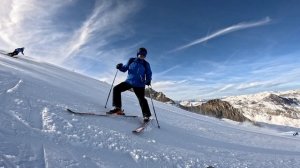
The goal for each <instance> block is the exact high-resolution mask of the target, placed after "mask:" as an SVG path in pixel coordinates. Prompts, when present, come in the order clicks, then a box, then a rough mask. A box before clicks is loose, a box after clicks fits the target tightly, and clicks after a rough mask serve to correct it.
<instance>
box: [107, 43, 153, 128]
mask: <svg viewBox="0 0 300 168" xmlns="http://www.w3.org/2000/svg"><path fill="white" fill-rule="evenodd" d="M146 55H147V50H146V49H145V48H140V49H139V50H138V52H137V57H136V58H130V59H129V61H128V62H127V64H126V65H123V64H122V63H119V64H117V66H116V68H117V69H118V70H120V71H122V72H126V71H128V76H127V79H126V80H125V81H124V82H121V83H120V84H118V85H116V86H115V87H114V89H113V100H112V101H113V102H112V104H113V106H114V108H113V109H112V110H110V111H109V112H107V114H116V115H125V114H124V112H123V110H122V101H121V92H124V91H126V90H129V89H131V88H132V89H133V91H134V93H135V95H136V96H137V98H138V100H139V103H140V106H141V109H142V112H143V117H144V121H145V122H147V121H149V118H150V116H151V112H150V109H149V105H148V102H147V100H146V98H145V85H148V86H149V85H151V79H152V71H151V68H150V64H149V63H148V62H147V61H146V60H145V57H146Z"/></svg>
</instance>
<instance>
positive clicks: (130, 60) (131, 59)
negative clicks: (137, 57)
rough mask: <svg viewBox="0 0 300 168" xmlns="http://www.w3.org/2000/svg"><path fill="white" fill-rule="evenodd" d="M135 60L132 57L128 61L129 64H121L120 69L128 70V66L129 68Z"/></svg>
mask: <svg viewBox="0 0 300 168" xmlns="http://www.w3.org/2000/svg"><path fill="white" fill-rule="evenodd" d="M133 60H134V58H130V59H129V60H128V62H127V64H126V65H122V66H120V68H118V69H119V70H120V71H122V72H126V71H127V70H128V68H129V65H130V64H131V63H132V61H133Z"/></svg>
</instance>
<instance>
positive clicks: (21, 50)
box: [8, 47, 25, 57]
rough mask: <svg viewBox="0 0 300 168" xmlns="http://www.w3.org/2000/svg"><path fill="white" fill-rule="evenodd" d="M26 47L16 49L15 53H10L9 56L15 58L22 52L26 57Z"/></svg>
mask: <svg viewBox="0 0 300 168" xmlns="http://www.w3.org/2000/svg"><path fill="white" fill-rule="evenodd" d="M24 49H25V48H24V47H23V48H16V49H15V50H14V52H11V53H8V55H9V56H11V57H13V56H15V55H18V54H19V53H20V52H21V53H22V54H23V55H24Z"/></svg>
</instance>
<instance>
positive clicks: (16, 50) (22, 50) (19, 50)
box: [14, 48, 24, 55]
mask: <svg viewBox="0 0 300 168" xmlns="http://www.w3.org/2000/svg"><path fill="white" fill-rule="evenodd" d="M14 52H17V53H18V54H19V52H21V53H22V54H23V55H24V48H16V49H15V51H14ZM18 54H17V55H18Z"/></svg>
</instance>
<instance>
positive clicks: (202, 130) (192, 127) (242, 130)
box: [0, 56, 300, 168]
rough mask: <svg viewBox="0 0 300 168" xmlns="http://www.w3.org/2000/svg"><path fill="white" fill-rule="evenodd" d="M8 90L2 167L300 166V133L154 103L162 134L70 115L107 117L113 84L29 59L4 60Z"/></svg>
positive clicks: (1, 113) (0, 90) (3, 97)
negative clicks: (297, 134)
mask: <svg viewBox="0 0 300 168" xmlns="http://www.w3.org/2000/svg"><path fill="white" fill-rule="evenodd" d="M0 86H1V87H0V106H1V108H0V167H5V168H11V167H47V168H60V167H88V168H93V167H101V168H102V167H105V168H119V167H124V168H125V167H132V168H134V167H141V168H145V167H157V168H159V167H178V168H179V167H186V168H195V167H196V168H198V167H199V168H205V167H208V166H212V167H215V168H238V167H251V168H261V167H274V168H277V167H278V168H282V167H289V168H296V167H298V166H299V165H300V160H299V157H300V141H299V140H300V137H299V136H293V135H292V134H293V133H294V132H295V131H300V129H297V128H291V127H280V126H273V125H265V126H264V127H256V126H253V125H252V124H247V123H243V124H241V123H237V122H232V121H229V120H219V119H216V118H212V117H207V116H203V115H199V114H195V113H190V112H187V111H184V110H182V109H179V108H177V107H175V106H172V105H169V104H164V103H161V102H157V101H154V105H155V109H156V112H157V117H158V121H159V123H160V126H161V128H160V129H158V128H157V125H156V121H153V122H152V123H151V124H150V125H149V127H148V128H147V129H146V130H145V132H144V133H143V134H140V135H135V134H132V132H131V131H132V130H133V129H134V128H136V127H137V126H138V125H139V124H140V122H141V119H136V118H117V117H99V116H80V115H74V114H70V113H68V112H66V110H65V109H66V108H71V109H74V110H78V111H82V112H96V113H102V112H105V111H106V110H107V109H105V108H104V105H105V102H106V98H107V94H108V91H109V89H110V86H109V85H108V84H106V83H103V82H100V81H98V80H95V79H92V78H89V77H86V76H83V75H80V74H76V73H74V72H71V71H68V70H65V69H62V68H59V67H56V66H53V65H51V64H47V63H43V62H37V61H34V60H31V59H28V58H23V57H22V56H21V57H20V58H19V59H14V58H10V57H5V56H0ZM122 98H123V105H124V106H123V107H124V109H125V111H126V113H127V114H129V115H139V116H141V112H140V109H139V103H138V101H137V99H136V97H135V95H134V94H133V93H132V92H125V93H124V94H123V95H122ZM110 101H111V100H110ZM110 101H109V102H110ZM150 105H151V103H150ZM109 108H110V107H109ZM151 109H152V107H151Z"/></svg>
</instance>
